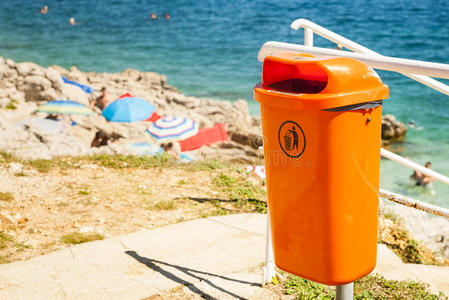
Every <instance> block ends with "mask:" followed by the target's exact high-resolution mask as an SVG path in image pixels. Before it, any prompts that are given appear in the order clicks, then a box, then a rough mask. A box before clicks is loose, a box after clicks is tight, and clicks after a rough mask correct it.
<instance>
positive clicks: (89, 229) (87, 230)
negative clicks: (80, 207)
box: [79, 226, 95, 233]
mask: <svg viewBox="0 0 449 300" xmlns="http://www.w3.org/2000/svg"><path fill="white" fill-rule="evenodd" d="M79 232H80V233H93V232H95V229H93V228H92V227H89V226H83V227H81V228H80V230H79Z"/></svg>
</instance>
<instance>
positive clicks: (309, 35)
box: [304, 28, 313, 47]
mask: <svg viewBox="0 0 449 300" xmlns="http://www.w3.org/2000/svg"><path fill="white" fill-rule="evenodd" d="M304 46H309V47H313V30H312V29H310V28H304Z"/></svg>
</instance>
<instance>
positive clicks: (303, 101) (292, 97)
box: [254, 82, 388, 110]
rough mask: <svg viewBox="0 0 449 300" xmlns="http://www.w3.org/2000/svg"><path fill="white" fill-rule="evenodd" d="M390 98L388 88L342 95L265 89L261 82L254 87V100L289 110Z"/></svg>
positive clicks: (325, 107)
mask: <svg viewBox="0 0 449 300" xmlns="http://www.w3.org/2000/svg"><path fill="white" fill-rule="evenodd" d="M387 98H388V86H387V85H385V84H382V86H381V87H374V88H371V89H364V90H355V91H350V92H340V93H323V94H320V93H318V94H295V93H287V92H281V91H277V90H272V89H265V88H263V86H262V83H261V82H259V83H258V84H257V85H256V86H255V87H254V99H255V100H256V101H257V102H259V103H261V104H265V105H269V106H276V107H281V108H287V109H301V110H320V109H331V108H337V107H341V106H347V105H352V104H359V103H366V102H372V101H377V100H384V99H387Z"/></svg>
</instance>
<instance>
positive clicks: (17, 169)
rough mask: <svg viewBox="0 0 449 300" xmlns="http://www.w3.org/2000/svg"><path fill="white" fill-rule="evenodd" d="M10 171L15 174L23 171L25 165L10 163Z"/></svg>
mask: <svg viewBox="0 0 449 300" xmlns="http://www.w3.org/2000/svg"><path fill="white" fill-rule="evenodd" d="M9 171H10V172H11V173H13V174H17V173H20V172H22V171H23V165H22V164H19V163H10V164H9Z"/></svg>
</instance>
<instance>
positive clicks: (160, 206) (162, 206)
mask: <svg viewBox="0 0 449 300" xmlns="http://www.w3.org/2000/svg"><path fill="white" fill-rule="evenodd" d="M150 209H152V210H174V209H176V205H175V201H174V200H162V201H158V202H156V203H155V204H154V205H152V206H150Z"/></svg>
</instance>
